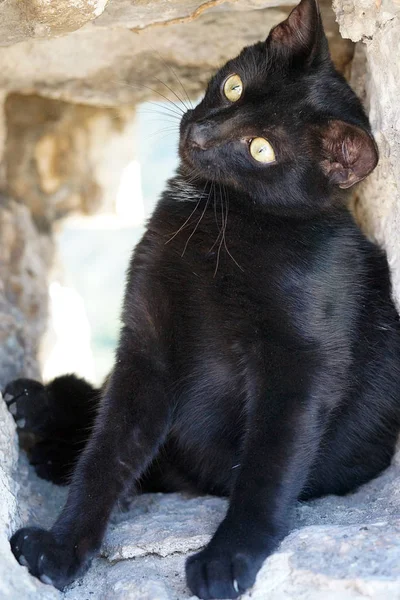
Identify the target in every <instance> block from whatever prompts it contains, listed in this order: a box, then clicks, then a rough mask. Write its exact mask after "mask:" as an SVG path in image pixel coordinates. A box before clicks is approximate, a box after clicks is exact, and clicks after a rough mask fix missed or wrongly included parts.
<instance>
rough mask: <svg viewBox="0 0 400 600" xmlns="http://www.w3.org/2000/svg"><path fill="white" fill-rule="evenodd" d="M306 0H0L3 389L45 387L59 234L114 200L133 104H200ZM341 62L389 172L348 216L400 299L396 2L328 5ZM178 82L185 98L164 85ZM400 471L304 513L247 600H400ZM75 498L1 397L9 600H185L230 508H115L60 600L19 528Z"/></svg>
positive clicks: (0, 590) (4, 587)
mask: <svg viewBox="0 0 400 600" xmlns="http://www.w3.org/2000/svg"><path fill="white" fill-rule="evenodd" d="M289 4H292V5H293V4H294V2H292V1H290V2H285V1H284V2H281V1H280V0H208V1H204V0H203V1H202V0H173V1H171V0H168V1H167V0H140V1H138V2H132V1H131V0H108V1H107V0H59V1H58V2H52V1H50V0H2V1H1V2H0V159H1V162H0V389H2V388H3V387H4V385H5V384H6V383H7V381H9V380H10V379H13V378H15V377H18V376H28V377H40V368H39V362H38V352H39V346H40V341H41V338H42V336H43V334H44V331H45V329H46V324H47V318H48V314H47V313H48V277H49V272H50V269H51V268H52V264H53V259H54V253H55V244H54V231H55V228H56V227H57V226H58V225H57V224H59V223H60V222H62V219H63V218H64V217H66V216H67V215H70V214H75V213H80V214H82V213H83V214H95V213H98V212H101V211H104V210H105V209H106V208H107V207H108V209H109V208H110V207H112V202H113V200H112V196H113V190H114V189H115V188H114V187H113V186H114V182H113V174H112V171H113V172H114V171H115V170H118V168H119V166H118V165H120V167H121V168H122V165H124V164H125V163H126V156H127V143H128V142H127V140H128V139H129V138H130V136H131V135H132V131H133V129H132V123H134V120H135V112H136V108H137V106H138V105H139V104H140V103H141V102H143V101H145V100H151V101H156V100H157V99H158V98H159V94H161V95H163V96H168V97H171V96H172V98H174V96H173V93H174V92H175V93H177V94H178V95H180V94H183V90H182V87H181V84H180V83H179V81H178V79H179V80H180V81H181V82H182V84H183V85H184V87H185V89H186V90H187V93H188V95H189V96H190V97H192V98H197V97H198V96H199V95H200V94H201V92H202V91H203V90H204V86H205V84H206V81H207V79H208V78H209V76H210V75H211V74H212V72H213V71H214V70H215V68H216V67H218V66H219V65H220V64H221V63H223V62H224V61H225V60H226V59H227V58H229V57H231V56H233V55H235V54H236V53H237V52H238V51H239V50H240V49H241V48H242V47H243V46H244V45H247V44H250V43H253V42H255V41H257V40H259V39H263V38H265V37H266V35H267V33H268V31H269V29H270V28H271V27H272V26H273V25H274V24H276V23H277V22H279V21H280V20H282V19H283V18H284V17H285V15H286V14H287V13H288V12H289V11H290V9H291V6H289ZM322 13H323V18H324V22H325V26H326V30H327V34H328V39H329V43H330V47H331V51H332V54H333V56H334V60H335V63H336V65H337V67H338V68H339V69H340V70H341V71H342V72H343V73H344V74H345V76H346V77H348V78H349V80H350V81H351V83H352V85H353V87H354V88H355V89H356V91H357V93H358V94H359V95H360V96H361V97H362V99H363V101H364V103H365V106H366V109H367V111H368V113H369V116H370V119H371V123H372V126H373V129H374V134H375V136H376V139H377V142H378V145H379V150H380V157H381V158H380V164H379V166H378V168H377V169H376V170H375V172H374V173H373V174H372V175H371V177H369V178H368V180H367V181H366V182H365V183H363V184H362V185H361V186H360V187H359V188H358V190H357V195H356V196H355V198H354V211H355V214H356V216H357V218H358V219H359V221H360V223H361V224H362V226H363V227H364V229H365V231H366V232H367V234H368V235H369V236H371V238H373V239H375V240H376V241H377V242H378V243H379V244H381V245H382V246H384V247H385V248H386V250H387V253H388V257H389V262H390V266H391V269H392V277H393V290H394V297H395V300H396V302H397V303H398V305H400V251H399V248H400V245H399V241H398V240H399V235H400V231H399V230H400V192H399V186H400V100H399V98H400V52H399V51H400V47H399V39H400V18H399V17H400V5H399V3H398V2H397V1H396V0H377V1H375V0H346V1H345V0H334V3H333V7H332V6H331V5H330V3H329V2H326V1H325V0H324V1H323V2H322ZM168 88H171V89H173V90H174V92H172V93H171V91H170V90H169V89H168ZM399 489H400V472H399V466H398V464H397V459H395V460H394V463H393V465H392V467H391V468H390V469H388V470H387V471H386V473H384V474H383V475H382V476H381V477H380V478H379V479H378V480H376V481H375V482H372V483H371V484H369V485H367V486H365V487H364V488H363V489H362V490H360V491H358V492H357V493H356V494H353V495H352V496H349V497H345V498H335V497H331V498H325V499H322V500H318V501H314V502H312V503H309V504H305V505H301V506H299V507H298V509H297V512H296V515H295V520H294V530H293V533H292V534H291V535H290V536H289V537H288V538H287V539H286V540H285V541H284V543H283V544H282V546H281V548H280V549H279V551H278V552H277V553H276V554H275V555H274V556H273V557H271V558H270V559H269V560H268V561H267V562H266V564H265V566H264V567H263V569H262V571H261V573H260V575H259V578H258V580H257V583H256V585H255V587H254V589H253V590H252V592H249V593H248V594H246V595H245V596H244V598H246V599H250V598H252V599H253V600H254V599H260V600H261V599H262V600H264V599H265V598H267V597H268V598H269V599H272V600H281V599H282V598H287V599H288V600H289V599H293V600H298V599H299V598H304V599H307V600H311V599H315V600H317V599H318V600H319V599H321V598H324V599H325V598H326V599H328V598H334V597H335V598H343V599H346V600H350V599H351V600H352V599H354V600H355V599H359V598H374V599H382V600H383V599H385V600H387V599H388V598H400V570H399V564H400V560H399V557H400V496H399ZM64 497H65V490H62V489H57V488H55V487H53V486H51V485H50V484H46V483H44V482H41V481H39V480H37V479H36V478H35V477H34V476H33V474H32V473H31V471H30V469H29V468H28V466H27V464H26V459H25V457H24V455H23V454H21V456H20V457H19V459H18V449H17V438H16V434H15V429H14V425H13V421H12V418H11V416H10V415H9V414H8V412H7V411H6V409H5V404H4V403H3V402H1V403H0V597H1V598H3V597H4V598H12V599H14V598H18V599H21V600H24V599H29V598H31V597H32V598H34V597H35V598H61V597H62V596H65V597H66V598H68V599H70V600H73V599H80V598H89V597H90V598H93V599H94V600H95V599H96V598H97V599H100V598H107V599H111V600H113V599H122V598H124V599H125V598H132V599H133V598H137V599H142V600H145V599H146V600H152V599H154V600H156V599H158V600H172V599H173V598H174V599H176V598H179V599H182V600H184V599H185V598H189V594H188V591H187V589H186V588H185V584H184V578H183V564H184V560H185V557H186V556H187V554H188V553H189V552H192V551H193V550H196V549H197V548H200V547H201V546H202V545H204V544H205V543H206V541H207V540H208V539H209V536H210V535H211V533H212V531H213V530H214V529H215V527H216V524H217V523H218V521H219V520H220V519H221V517H222V515H223V514H224V511H225V509H226V505H225V502H224V501H223V500H221V499H218V498H202V499H196V498H194V499H185V498H183V497H181V496H179V495H172V496H148V497H142V498H139V499H138V500H136V501H135V503H134V504H133V505H132V508H131V509H130V510H129V511H128V512H126V513H124V514H122V515H116V517H115V519H114V521H113V523H112V524H111V525H110V527H109V530H108V533H107V536H106V539H105V543H104V545H103V548H102V553H101V557H100V558H98V559H97V560H96V561H95V562H94V565H93V568H92V569H91V570H90V572H89V573H88V574H87V575H86V577H84V578H83V580H81V581H79V582H77V583H76V584H74V585H73V586H72V587H71V588H70V589H69V590H67V591H66V592H65V593H64V594H61V593H59V592H57V591H55V590H54V589H53V588H51V587H50V586H46V585H44V584H42V583H40V582H39V581H37V580H36V579H33V578H32V577H30V575H29V574H28V573H27V570H26V569H25V568H24V567H21V566H20V565H18V564H17V563H16V561H15V560H14V558H13V556H12V555H11V553H10V550H9V545H8V537H9V534H10V533H11V532H12V531H13V530H14V529H15V528H16V527H17V526H18V525H19V524H20V522H21V521H23V522H27V520H29V519H31V520H32V521H34V522H36V523H42V524H44V525H48V524H49V523H51V521H52V519H53V518H54V517H55V514H56V513H57V512H58V511H59V508H60V506H61V504H62V502H63V499H64Z"/></svg>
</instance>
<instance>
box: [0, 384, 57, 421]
mask: <svg viewBox="0 0 400 600" xmlns="http://www.w3.org/2000/svg"><path fill="white" fill-rule="evenodd" d="M3 395H4V400H5V402H6V404H7V406H8V410H9V411H10V413H11V414H12V415H13V417H14V419H15V422H16V424H17V426H18V428H19V429H22V430H24V431H28V432H31V433H42V431H43V428H44V427H45V426H46V423H47V421H48V417H49V415H48V396H47V391H46V388H45V387H44V385H43V384H42V383H40V382H39V381H34V380H33V379H15V381H11V382H10V383H9V384H8V385H7V386H6V388H5V390H4V394H3Z"/></svg>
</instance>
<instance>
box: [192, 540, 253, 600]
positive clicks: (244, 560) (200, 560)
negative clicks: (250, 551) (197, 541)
mask: <svg viewBox="0 0 400 600" xmlns="http://www.w3.org/2000/svg"><path fill="white" fill-rule="evenodd" d="M261 563H262V560H261V561H260V560H257V559H254V557H252V556H250V555H247V554H246V553H245V552H240V551H237V552H235V551H234V550H232V549H228V548H226V549H222V548H220V549H216V548H211V547H207V548H205V549H204V550H202V551H201V552H199V553H198V554H195V555H194V556H191V557H190V558H188V560H187V561H186V581H187V584H188V587H189V589H190V590H191V592H192V593H193V594H195V595H196V596H198V597H199V598H202V599H203V600H210V599H212V598H237V597H238V596H240V594H243V593H244V592H245V591H246V590H247V589H248V588H249V587H251V586H252V585H253V583H254V581H255V579H256V575H257V572H258V570H259V568H260V565H261Z"/></svg>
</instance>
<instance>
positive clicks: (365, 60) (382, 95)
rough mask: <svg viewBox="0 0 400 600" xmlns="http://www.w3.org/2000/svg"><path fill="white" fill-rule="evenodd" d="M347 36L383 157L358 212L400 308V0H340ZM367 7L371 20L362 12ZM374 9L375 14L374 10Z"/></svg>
mask: <svg viewBox="0 0 400 600" xmlns="http://www.w3.org/2000/svg"><path fill="white" fill-rule="evenodd" d="M335 6H336V12H337V15H338V19H339V22H340V27H341V32H342V34H343V35H345V36H348V37H350V38H351V39H352V40H354V41H355V40H359V39H363V40H364V42H359V44H357V51H356V56H355V60H354V64H353V70H352V83H353V86H354V88H355V90H356V91H357V93H358V94H359V95H360V96H361V97H363V99H364V103H365V106H366V108H367V111H368V114H369V118H370V121H371V125H372V128H373V132H374V135H375V137H376V140H377V143H378V146H379V151H380V161H379V165H378V167H377V168H376V169H375V171H374V172H373V174H372V175H371V176H370V177H368V179H367V180H366V181H365V182H364V183H363V184H362V185H361V186H360V187H359V188H358V191H357V202H356V214H357V216H358V218H359V220H360V222H361V224H362V226H363V228H364V229H365V231H366V232H367V233H369V235H370V236H371V237H372V238H374V239H375V240H376V241H377V242H378V243H380V244H381V245H382V246H383V247H384V248H385V249H386V251H387V254H388V259H389V264H390V266H391V270H392V281H393V294H394V298H395V300H396V302H397V305H398V306H399V307H400V246H399V239H400V102H399V97H400V61H399V60H398V55H399V39H400V5H399V3H398V2H393V3H391V2H387V3H386V2H383V3H382V4H381V3H380V2H377V3H368V7H366V6H365V2H363V0H355V2H354V4H352V5H351V6H352V7H353V8H352V10H349V5H348V4H347V3H346V2H345V1H343V2H337V3H336V4H335ZM363 11H365V15H364V16H365V20H362V19H359V18H358V17H357V16H358V15H359V14H360V12H361V13H362V12H363ZM371 11H372V14H370V12H371Z"/></svg>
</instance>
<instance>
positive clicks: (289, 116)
mask: <svg viewBox="0 0 400 600" xmlns="http://www.w3.org/2000/svg"><path fill="white" fill-rule="evenodd" d="M179 150H180V157H181V162H182V165H183V169H184V171H186V172H193V171H194V172H196V173H197V174H198V175H199V176H200V177H201V178H202V179H206V180H214V181H216V182H218V183H223V184H225V185H228V186H232V187H234V188H236V189H237V190H239V191H241V192H245V193H247V194H248V195H250V196H251V197H252V198H253V199H254V200H256V201H258V202H260V203H263V204H265V205H268V206H271V207H273V206H274V205H275V204H278V205H279V206H278V207H279V208H281V207H282V206H284V207H287V208H289V207H290V208H292V207H293V208H294V207H297V208H306V207H307V206H308V207H309V208H313V209H315V208H316V206H315V203H316V202H317V203H318V204H321V206H322V205H325V204H326V203H328V202H330V198H331V197H332V196H335V194H332V191H333V190H335V189H338V188H348V187H351V186H352V185H353V184H355V183H357V182H358V181H361V180H362V179H364V178H365V177H366V176H367V175H368V174H369V173H370V172H371V171H372V170H373V169H374V168H375V166H376V164H377V162H378V153H377V148H376V144H375V142H374V140H373V137H372V135H371V131H370V126H369V122H368V119H367V117H366V115H365V113H364V111H363V109H362V106H361V103H360V101H359V100H358V98H357V97H356V96H355V94H354V93H353V91H352V90H351V88H350V87H349V85H348V84H347V82H346V81H345V79H344V78H343V77H342V76H341V75H340V74H339V73H337V72H336V70H335V68H334V66H333V64H332V61H331V58H330V55H329V50H328V44H327V40H326V37H325V33H324V30H323V26H322V21H321V16H320V12H319V8H318V5H317V4H316V2H315V0H301V2H300V4H298V5H297V6H296V7H295V8H294V9H293V11H292V12H291V13H290V15H289V17H288V18H287V19H286V20H285V21H283V22H282V23H280V24H279V25H277V26H276V27H274V28H273V29H272V30H271V32H270V33H269V35H268V37H267V39H266V41H264V42H259V43H257V44H255V45H254V46H249V47H247V48H244V50H243V51H242V52H241V53H240V55H239V56H238V57H236V58H234V59H232V60H230V61H229V62H228V63H227V64H226V65H224V66H223V67H222V68H221V69H220V70H219V71H218V73H217V74H216V75H215V76H214V77H213V78H212V79H211V81H210V82H209V85H208V88H207V90H206V93H205V96H204V98H203V100H202V101H201V102H200V104H199V105H198V106H196V108H195V109H194V110H190V111H188V112H187V113H186V115H185V116H184V118H183V119H182V123H181V135H180V147H179ZM312 205H313V206H312Z"/></svg>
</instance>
